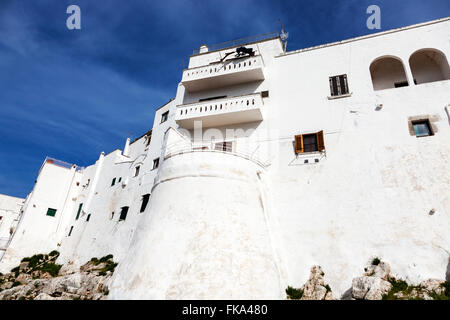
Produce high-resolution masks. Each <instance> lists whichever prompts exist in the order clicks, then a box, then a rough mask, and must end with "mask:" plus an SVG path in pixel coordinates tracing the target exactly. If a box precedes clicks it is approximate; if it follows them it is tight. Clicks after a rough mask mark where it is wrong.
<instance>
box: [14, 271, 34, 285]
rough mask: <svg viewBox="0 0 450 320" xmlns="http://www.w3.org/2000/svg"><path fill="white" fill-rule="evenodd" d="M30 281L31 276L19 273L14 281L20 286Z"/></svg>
mask: <svg viewBox="0 0 450 320" xmlns="http://www.w3.org/2000/svg"><path fill="white" fill-rule="evenodd" d="M30 280H31V276H30V275H29V274H26V273H21V274H19V275H18V276H17V278H16V281H19V282H20V283H21V284H25V283H27V282H29V281H30Z"/></svg>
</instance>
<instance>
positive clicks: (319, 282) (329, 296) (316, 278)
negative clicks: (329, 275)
mask: <svg viewBox="0 0 450 320" xmlns="http://www.w3.org/2000/svg"><path fill="white" fill-rule="evenodd" d="M324 275H325V274H324V272H323V271H322V268H321V267H320V266H313V267H312V268H311V274H310V276H309V279H308V281H306V282H305V284H304V285H303V286H302V287H301V288H300V289H294V288H291V287H288V289H287V290H286V294H287V296H288V298H289V299H292V300H297V299H300V300H333V293H332V292H331V288H330V286H329V285H327V284H325V279H324Z"/></svg>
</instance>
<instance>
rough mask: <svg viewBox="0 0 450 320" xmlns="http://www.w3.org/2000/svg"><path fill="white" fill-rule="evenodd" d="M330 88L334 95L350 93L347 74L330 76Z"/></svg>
mask: <svg viewBox="0 0 450 320" xmlns="http://www.w3.org/2000/svg"><path fill="white" fill-rule="evenodd" d="M330 90H331V96H332V97H335V96H342V95H345V94H348V93H349V91H348V83H347V75H346V74H342V75H340V76H334V77H330Z"/></svg>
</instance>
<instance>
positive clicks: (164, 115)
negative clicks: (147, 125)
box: [161, 111, 169, 123]
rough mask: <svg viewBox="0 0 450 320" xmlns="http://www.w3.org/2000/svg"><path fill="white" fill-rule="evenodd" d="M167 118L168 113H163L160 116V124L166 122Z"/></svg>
mask: <svg viewBox="0 0 450 320" xmlns="http://www.w3.org/2000/svg"><path fill="white" fill-rule="evenodd" d="M168 117H169V111H166V112H164V113H163V114H162V115H161V123H163V122H166V121H167V118H168Z"/></svg>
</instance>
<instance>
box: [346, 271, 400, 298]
mask: <svg viewBox="0 0 450 320" xmlns="http://www.w3.org/2000/svg"><path fill="white" fill-rule="evenodd" d="M391 288H392V285H391V284H390V283H389V282H388V281H386V280H383V279H381V278H378V277H372V276H371V277H369V276H362V277H357V278H354V279H353V281H352V297H353V298H355V299H361V300H362V299H364V300H381V299H382V298H383V295H385V294H387V293H388V292H389V290H391Z"/></svg>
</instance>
